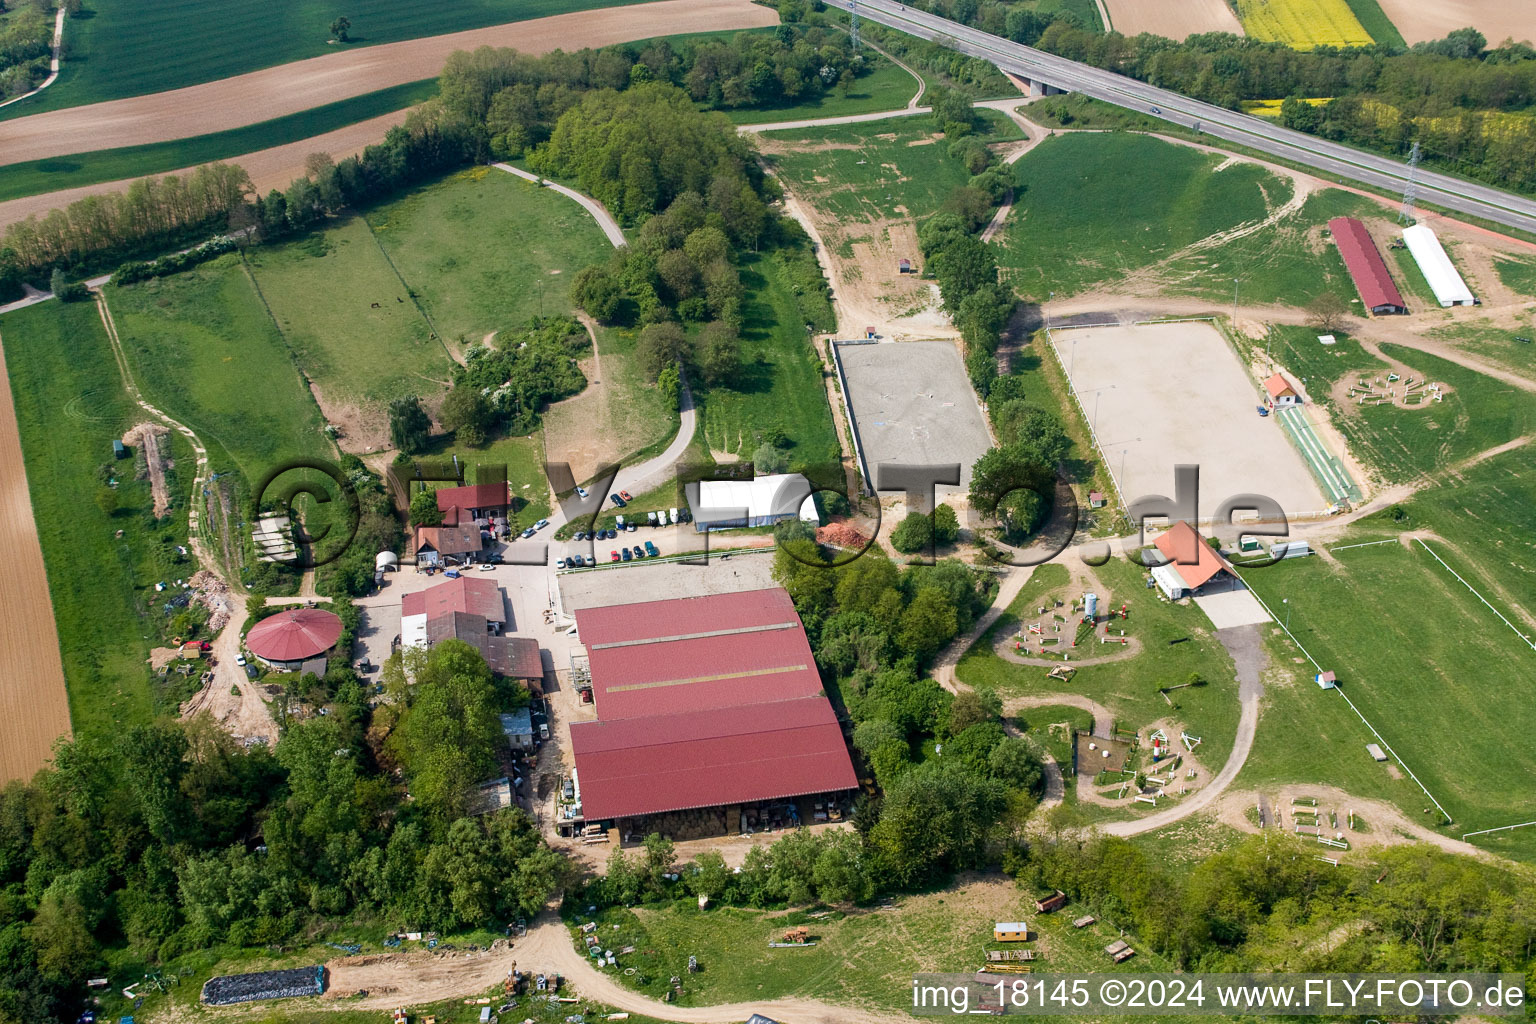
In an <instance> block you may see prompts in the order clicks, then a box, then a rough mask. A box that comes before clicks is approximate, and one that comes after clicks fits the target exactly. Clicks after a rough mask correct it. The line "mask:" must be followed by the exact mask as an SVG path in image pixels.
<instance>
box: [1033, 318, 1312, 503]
mask: <svg viewBox="0 0 1536 1024" xmlns="http://www.w3.org/2000/svg"><path fill="white" fill-rule="evenodd" d="M1050 337H1051V344H1052V346H1053V347H1054V348H1055V350H1056V354H1057V358H1058V360H1059V361H1060V363H1061V365H1062V366H1063V367H1064V368H1065V369H1066V371H1067V375H1068V377H1069V378H1070V379H1071V381H1072V384H1073V388H1074V390H1075V391H1076V392H1077V395H1078V401H1079V402H1080V403H1081V405H1082V410H1083V417H1084V419H1086V420H1087V421H1088V422H1089V425H1090V427H1091V429H1092V430H1093V432H1094V434H1095V436H1096V437H1097V439H1098V443H1099V451H1100V455H1101V456H1102V457H1103V459H1104V463H1105V466H1106V467H1107V468H1108V469H1109V471H1110V473H1111V474H1112V475H1113V476H1114V478H1115V481H1116V483H1117V484H1118V485H1119V488H1120V493H1121V495H1122V496H1123V497H1124V498H1125V500H1127V501H1134V500H1136V499H1137V498H1139V497H1141V496H1143V495H1150V494H1166V495H1170V496H1171V495H1172V494H1173V477H1174V466H1176V465H1179V464H1190V463H1193V464H1195V465H1197V466H1199V467H1200V503H1199V515H1200V516H1201V517H1202V518H1204V517H1208V516H1212V515H1214V514H1215V512H1216V509H1217V507H1218V506H1219V505H1220V504H1221V503H1222V502H1223V501H1225V500H1226V499H1227V498H1229V497H1231V496H1233V495H1237V494H1263V495H1267V496H1268V497H1270V498H1273V499H1274V500H1275V501H1277V502H1279V503H1280V507H1281V508H1282V509H1284V510H1285V513H1286V514H1287V515H1300V514H1306V513H1313V512H1319V511H1321V510H1323V509H1325V508H1327V507H1328V504H1329V503H1328V501H1326V500H1325V499H1324V498H1323V495H1322V493H1321V492H1320V491H1319V489H1318V484H1317V481H1316V480H1315V479H1314V478H1313V476H1312V474H1311V473H1310V472H1308V470H1307V466H1306V463H1305V462H1304V461H1303V459H1302V457H1301V455H1300V453H1299V452H1297V451H1296V449H1295V448H1294V447H1292V445H1291V443H1290V441H1289V440H1287V438H1286V436H1285V431H1284V428H1283V427H1282V426H1281V425H1280V424H1279V423H1278V422H1277V421H1276V420H1275V419H1274V418H1273V417H1261V416H1259V415H1258V413H1257V412H1256V411H1255V406H1257V405H1258V403H1259V401H1260V398H1261V393H1260V391H1259V388H1258V385H1257V384H1256V383H1255V382H1254V381H1253V380H1252V378H1251V377H1249V375H1248V374H1247V372H1246V371H1245V370H1244V367H1243V364H1242V362H1241V361H1240V360H1239V359H1238V356H1237V354H1236V353H1235V352H1233V351H1232V349H1231V347H1230V346H1229V345H1228V344H1227V341H1226V339H1225V338H1223V337H1222V336H1221V334H1220V332H1218V331H1217V330H1216V328H1215V327H1213V326H1211V325H1210V324H1206V323H1199V322H1185V323H1166V324H1140V325H1136V326H1131V327H1126V326H1110V327H1081V328H1073V329H1070V330H1055V331H1052V332H1051V335H1050Z"/></svg>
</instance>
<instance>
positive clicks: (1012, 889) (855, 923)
mask: <svg viewBox="0 0 1536 1024" xmlns="http://www.w3.org/2000/svg"><path fill="white" fill-rule="evenodd" d="M1032 899H1033V894H1031V893H1029V892H1027V891H1026V890H1024V889H1022V888H1020V887H1018V886H1017V885H1015V884H1014V882H1013V880H1012V879H1010V878H1007V877H1006V876H1001V875H983V876H966V877H965V878H964V879H963V880H962V881H961V882H959V883H958V884H956V885H953V886H950V887H947V888H944V889H940V890H936V891H933V892H930V893H924V894H922V895H916V896H902V897H897V898H896V899H895V900H894V901H892V902H890V903H883V904H880V905H877V906H875V907H873V908H870V909H868V910H859V911H855V912H852V913H847V914H845V913H843V912H842V911H838V910H829V911H825V912H823V911H820V910H818V911H815V912H816V913H818V914H820V915H822V916H816V917H812V916H810V913H809V912H807V911H803V910H791V911H789V912H787V913H785V912H782V911H768V910H756V909H748V908H740V907H714V908H710V909H708V910H702V911H701V910H699V909H698V905H697V903H696V902H695V901H694V900H693V899H692V898H689V899H680V900H677V901H674V902H671V903H660V904H647V905H644V906H640V907H635V908H633V909H630V908H624V907H615V908H611V909H607V910H603V911H600V912H599V913H598V915H597V918H596V919H597V922H598V934H600V935H602V936H604V937H605V938H604V940H603V941H604V945H605V947H606V946H608V945H610V944H611V945H612V948H614V949H615V950H617V949H619V948H622V946H623V945H633V946H634V947H635V948H636V950H637V952H635V953H633V954H629V955H627V956H625V957H623V958H621V959H620V961H619V963H620V965H621V966H622V967H629V966H633V967H634V968H635V969H636V973H635V974H634V975H625V974H622V973H620V974H617V975H615V980H616V981H618V982H620V983H621V984H623V985H625V986H626V987H628V988H633V989H636V990H638V991H641V992H644V993H645V994H647V995H651V996H653V997H656V998H660V996H661V995H662V993H663V991H664V989H665V988H666V987H667V982H668V979H669V978H670V977H672V976H673V975H676V976H678V977H680V978H683V979H685V981H684V983H683V992H682V995H681V996H680V997H678V999H677V1002H678V1004H679V1005H680V1006H708V1005H711V1004H718V1003H728V1002H751V1001H755V1000H767V999H777V998H780V997H797V998H804V999H818V1000H825V1001H828V1002H832V1003H837V1004H841V1005H846V1006H850V1007H860V1008H865V1009H868V1010H871V1011H884V1012H886V1013H891V1012H901V1011H905V1010H907V1008H908V1007H910V1006H911V1000H912V975H913V974H914V973H916V972H919V971H945V972H952V973H967V974H969V973H971V972H973V971H975V970H976V969H977V968H978V967H979V966H981V965H983V964H984V963H985V962H986V953H987V950H989V949H999V948H1003V945H1002V944H1000V943H997V942H994V941H993V940H992V926H993V924H994V923H995V922H997V921H1008V920H1023V919H1025V918H1026V917H1027V918H1028V920H1029V923H1030V929H1031V931H1033V932H1036V933H1038V935H1039V936H1040V937H1039V938H1038V939H1036V940H1035V941H1033V942H1031V943H1029V945H1028V946H1027V947H1026V948H1030V949H1041V950H1044V951H1045V952H1044V954H1043V955H1044V957H1045V963H1046V964H1047V965H1048V966H1049V970H1051V971H1053V972H1068V973H1071V972H1078V973H1083V972H1097V971H1104V970H1107V969H1108V963H1109V961H1108V958H1107V957H1105V955H1104V947H1105V946H1106V945H1108V944H1109V943H1110V942H1113V941H1114V940H1115V939H1116V938H1117V937H1118V935H1117V931H1116V927H1115V924H1114V923H1113V922H1107V921H1106V922H1103V923H1099V924H1095V925H1093V926H1090V927H1087V928H1083V929H1074V928H1073V927H1072V919H1073V918H1075V917H1077V916H1079V915H1080V914H1082V913H1083V910H1082V908H1081V907H1075V908H1074V907H1073V906H1070V905H1069V906H1068V907H1066V908H1063V909H1062V910H1060V911H1058V912H1057V913H1054V914H1041V915H1038V916H1036V914H1035V912H1034V903H1033V902H1032ZM613 925H618V929H617V930H615V929H614V928H613V927H612V926H613ZM796 925H804V926H806V927H807V928H808V929H809V930H810V933H811V938H812V939H813V940H814V941H815V943H816V944H815V945H814V946H804V947H800V948H795V949H780V948H773V947H771V946H769V945H768V943H769V942H771V941H776V940H778V939H779V938H780V936H782V934H783V933H784V932H785V931H786V930H787V929H788V928H790V927H793V926H796ZM572 932H573V939H572V941H579V940H577V939H576V938H575V937H574V935H575V934H576V928H575V927H574V925H573V927H572ZM1010 948H1017V944H1014V946H1012V947H1010ZM690 955H692V956H695V957H697V959H698V964H699V971H698V973H696V974H689V973H688V972H687V962H688V957H689V956H690ZM1036 969H1037V970H1044V969H1045V968H1041V967H1038V966H1037V968H1036ZM1172 969H1173V964H1172V963H1171V962H1169V961H1167V960H1165V959H1164V958H1162V957H1160V956H1158V955H1157V954H1156V953H1154V952H1152V951H1151V950H1144V949H1142V948H1141V946H1139V945H1138V946H1137V954H1136V956H1135V957H1134V958H1133V959H1131V960H1129V961H1127V962H1126V963H1125V964H1123V965H1121V966H1119V967H1117V968H1116V970H1120V971H1126V972H1132V973H1141V972H1148V971H1169V970H1172ZM642 977H643V978H644V979H645V980H644V981H643V982H642V981H640V980H639V979H641V978H642ZM946 1016H947V1015H946ZM919 1019H921V1018H919ZM1024 1019H1037V1020H1038V1019H1041V1018H1024ZM1105 1019H1107V1020H1114V1019H1116V1018H1113V1017H1108V1018H1105ZM1159 1019H1160V1020H1168V1021H1175V1022H1182V1021H1185V1020H1194V1019H1195V1018H1193V1017H1188V1018H1186V1017H1181V1016H1177V1015H1160V1016H1159Z"/></svg>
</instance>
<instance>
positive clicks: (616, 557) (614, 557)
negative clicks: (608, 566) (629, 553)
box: [608, 551, 619, 562]
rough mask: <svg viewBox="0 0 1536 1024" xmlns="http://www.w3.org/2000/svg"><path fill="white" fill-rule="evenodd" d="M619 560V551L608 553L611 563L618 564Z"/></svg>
mask: <svg viewBox="0 0 1536 1024" xmlns="http://www.w3.org/2000/svg"><path fill="white" fill-rule="evenodd" d="M618 560H619V553H618V552H617V551H610V552H608V561H610V562H617V561H618Z"/></svg>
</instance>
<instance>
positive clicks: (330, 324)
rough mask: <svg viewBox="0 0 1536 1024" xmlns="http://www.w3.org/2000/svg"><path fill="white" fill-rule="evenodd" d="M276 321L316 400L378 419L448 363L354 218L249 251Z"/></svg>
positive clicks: (447, 369)
mask: <svg viewBox="0 0 1536 1024" xmlns="http://www.w3.org/2000/svg"><path fill="white" fill-rule="evenodd" d="M249 260H250V266H251V269H252V272H253V274H254V275H255V278H256V281H257V283H258V285H260V288H261V293H262V295H263V296H264V297H265V299H266V301H267V304H268V305H269V306H270V307H271V309H272V314H273V316H274V318H275V319H276V322H277V325H278V328H279V330H280V331H281V332H282V334H283V337H284V338H285V340H286V341H287V342H288V345H289V348H290V349H291V350H292V351H293V353H294V356H295V358H296V359H297V360H298V363H299V366H300V367H301V368H302V369H303V371H304V373H305V375H306V376H308V377H309V378H310V379H311V380H312V381H314V383H315V384H316V385H317V386H318V387H319V389H320V392H321V394H322V395H323V396H324V397H323V399H322V401H325V402H334V403H336V404H338V405H341V404H351V405H355V406H357V407H358V409H359V410H360V412H361V413H362V414H363V415H364V416H366V417H368V418H370V419H372V420H374V421H376V422H378V423H379V424H382V423H383V416H384V410H385V407H386V406H387V405H388V404H389V402H390V401H391V400H392V399H395V398H400V397H405V396H410V395H424V396H429V397H435V396H436V395H438V394H440V393H441V392H442V390H443V388H444V387H445V386H446V385H447V383H448V381H449V379H450V377H451V375H452V369H453V368H452V364H451V361H450V360H449V358H448V354H447V352H446V351H445V350H444V348H443V345H442V343H441V342H440V341H439V340H438V339H436V338H434V337H432V331H431V328H430V327H429V325H428V323H427V321H426V319H425V318H424V317H423V316H422V314H421V311H420V310H419V309H418V307H417V305H416V303H415V301H414V297H413V295H412V293H411V292H410V290H409V289H408V288H407V286H406V285H404V284H402V283H401V281H400V278H399V276H398V275H397V274H396V272H395V270H394V268H392V267H391V266H390V264H389V261H388V260H387V259H386V258H385V256H384V253H383V251H382V250H381V249H380V248H379V244H378V243H377V242H376V241H374V238H373V236H372V234H371V233H370V232H369V230H368V225H367V224H366V223H365V222H364V221H363V219H362V218H361V217H350V218H348V219H346V220H344V221H342V222H341V223H339V224H337V225H336V226H335V227H332V228H329V229H327V230H324V231H319V232H316V233H314V234H312V235H310V236H308V237H306V238H303V239H300V240H298V241H294V242H289V243H286V244H283V245H276V246H262V247H260V248H258V249H253V250H252V251H251V253H250V257H249Z"/></svg>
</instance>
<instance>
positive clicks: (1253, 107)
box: [1242, 96, 1333, 117]
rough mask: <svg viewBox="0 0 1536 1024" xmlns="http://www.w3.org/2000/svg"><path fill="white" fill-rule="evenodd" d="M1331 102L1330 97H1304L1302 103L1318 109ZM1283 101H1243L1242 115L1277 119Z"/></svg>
mask: <svg viewBox="0 0 1536 1024" xmlns="http://www.w3.org/2000/svg"><path fill="white" fill-rule="evenodd" d="M1332 100H1333V97H1332V96H1305V97H1303V98H1302V102H1303V103H1310V104H1311V105H1312V106H1314V107H1320V106H1322V105H1323V104H1325V103H1329V102H1331V101H1332ZM1284 102H1285V101H1284V100H1243V102H1242V107H1243V113H1245V114H1252V115H1253V116H1254V117H1279V116H1280V104H1282V103H1284Z"/></svg>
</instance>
